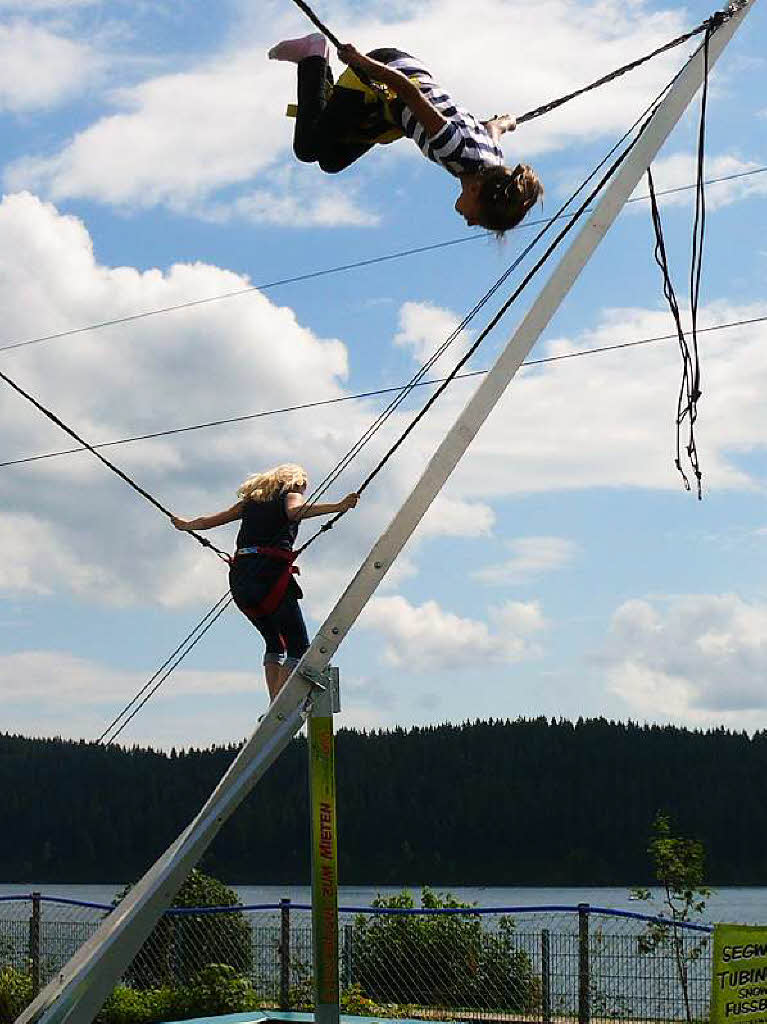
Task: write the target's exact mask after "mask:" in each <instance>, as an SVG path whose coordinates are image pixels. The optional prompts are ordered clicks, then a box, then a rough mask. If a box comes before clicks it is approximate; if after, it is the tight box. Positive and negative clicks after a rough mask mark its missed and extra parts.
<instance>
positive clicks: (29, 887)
mask: <svg viewBox="0 0 767 1024" xmlns="http://www.w3.org/2000/svg"><path fill="white" fill-rule="evenodd" d="M122 888H123V885H122V883H115V884H113V885H107V884H103V885H52V884H49V883H46V882H13V883H0V896H15V895H21V894H26V893H29V892H40V893H42V894H43V895H45V896H63V897H67V898H69V899H75V900H84V901H87V902H92V903H110V902H111V900H112V899H113V897H114V896H115V894H116V893H118V892H119V891H120V890H121V889H122ZM232 888H233V889H235V890H236V892H237V893H238V894H239V897H240V900H241V902H242V903H243V904H245V905H251V904H257V903H278V902H279V901H280V900H281V899H290V900H292V901H293V902H294V903H309V902H310V900H311V889H310V887H309V886H308V885H304V886H301V885H234V886H232ZM402 888H403V887H402V886H350V885H342V886H341V887H340V892H339V904H340V905H341V906H343V907H367V906H370V902H371V900H372V899H373V898H374V897H375V896H376V894H377V893H381V894H382V895H387V894H391V893H396V892H399V891H401V889H402ZM407 888H409V889H410V890H411V892H413V894H414V895H415V896H416V897H417V896H418V893H419V892H420V886H416V885H411V886H407ZM435 888H436V889H437V890H438V891H441V887H440V886H435ZM444 888H446V889H449V891H450V892H451V893H452V894H453V895H454V896H456V897H457V898H458V899H460V900H463V901H465V902H467V903H476V904H477V905H478V906H480V907H532V906H554V905H558V906H575V905H576V904H578V903H590V904H591V905H592V906H595V907H611V908H613V909H619V910H635V911H639V912H642V913H648V914H651V913H658V912H659V911H660V910H662V907H663V905H662V903H661V900H660V892H659V891H658V890H653V900H652V901H651V902H649V903H639V902H635V901H631V900H629V891H630V890H629V888H628V887H625V888H624V887H593V888H592V887H587V886H584V887H562V888H559V887H556V888H555V887H529V886H524V887H523V886H519V887H509V888H505V887H504V888H501V887H497V886H484V887H483V886H460V885H456V886H449V887H448V886H446V887H444ZM703 920H705V921H712V922H713V921H733V922H738V923H741V924H767V887H746V886H744V887H740V886H726V887H723V888H721V889H716V890H715V891H714V893H713V894H712V896H711V897H710V899H709V900H708V905H707V907H706V911H705V913H704V915H703Z"/></svg>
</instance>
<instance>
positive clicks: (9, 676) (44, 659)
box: [0, 651, 263, 706]
mask: <svg viewBox="0 0 767 1024" xmlns="http://www.w3.org/2000/svg"><path fill="white" fill-rule="evenodd" d="M153 667H154V666H152V668H153ZM147 675H148V673H141V672H131V671H125V670H119V669H114V668H110V667H108V666H106V665H104V664H102V663H100V662H96V661H93V660H91V659H89V658H81V657H78V656H77V655H74V654H72V653H71V652H69V651H19V652H17V653H15V654H6V655H2V656H0V692H2V694H3V700H4V701H5V702H12V701H13V702H27V701H41V702H42V701H51V700H55V701H56V702H57V703H59V704H60V705H62V706H63V705H64V704H76V705H82V706H91V705H96V706H101V705H103V703H104V701H110V700H119V701H122V702H123V703H127V701H128V700H129V699H130V698H131V697H132V696H133V695H134V693H137V692H138V690H139V689H140V688H141V687H142V686H143V685H144V684H145V683H146V681H147ZM262 686H263V680H262V678H261V672H260V666H259V668H258V670H254V671H251V672H237V671H231V670H230V671H225V672H206V671H193V670H191V669H183V668H180V669H178V670H177V671H176V672H175V673H174V675H173V683H172V687H171V686H169V687H168V688H167V689H166V690H162V689H160V690H158V691H157V694H156V695H155V696H154V697H153V700H156V701H161V700H167V699H171V698H174V699H175V698H176V697H182V696H183V697H192V696H197V697H199V696H206V695H207V696H221V695H224V694H234V693H250V692H251V691H254V690H255V689H256V688H257V687H262Z"/></svg>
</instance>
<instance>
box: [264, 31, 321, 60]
mask: <svg viewBox="0 0 767 1024" xmlns="http://www.w3.org/2000/svg"><path fill="white" fill-rule="evenodd" d="M327 56H328V43H327V40H326V39H325V36H323V35H322V33H321V32H312V33H311V35H308V36H302V37H301V38H300V39H283V41H282V42H281V43H277V44H276V46H273V47H272V48H271V50H270V51H269V59H270V60H290V61H293V63H294V64H298V62H299V61H302V60H305V59H306V58H307V57H325V58H326V59H327Z"/></svg>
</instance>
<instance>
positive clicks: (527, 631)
mask: <svg viewBox="0 0 767 1024" xmlns="http://www.w3.org/2000/svg"><path fill="white" fill-rule="evenodd" d="M490 623H491V624H492V627H493V628H492V629H491V628H490V625H488V623H487V622H483V621H480V620H478V619H466V618H462V617H461V616H459V615H454V614H453V613H452V612H447V611H444V610H443V609H442V608H441V607H440V605H439V604H438V603H437V602H436V601H425V602H424V603H423V604H421V605H412V604H411V603H410V602H409V601H408V600H407V599H406V598H404V597H402V596H401V595H399V594H397V595H393V596H391V597H375V598H373V599H372V600H371V602H370V604H369V605H368V606H367V608H366V609H365V611H364V613H363V615H362V617H361V619H360V626H361V627H362V628H363V629H368V630H375V631H376V632H377V633H379V634H380V635H381V636H382V637H383V638H384V640H385V644H386V646H385V650H384V657H385V659H386V660H387V661H388V662H389V664H391V665H395V666H397V667H402V668H405V669H407V670H408V671H417V672H418V671H420V672H426V671H430V670H434V669H451V668H461V667H464V666H466V665H472V664H476V663H478V662H480V661H495V662H500V663H512V662H516V661H520V660H521V659H523V658H529V657H534V656H536V655H538V654H539V648H538V646H537V644H536V643H535V641H534V639H533V637H534V636H535V634H537V633H539V632H540V631H541V630H542V629H543V628H544V627H545V625H546V622H545V619H544V617H543V614H542V612H541V609H540V606H539V605H538V603H537V602H534V601H533V602H529V603H520V602H513V601H508V602H506V603H505V604H503V605H501V606H500V607H499V608H493V609H491V612H490Z"/></svg>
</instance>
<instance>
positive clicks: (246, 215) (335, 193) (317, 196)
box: [199, 168, 380, 228]
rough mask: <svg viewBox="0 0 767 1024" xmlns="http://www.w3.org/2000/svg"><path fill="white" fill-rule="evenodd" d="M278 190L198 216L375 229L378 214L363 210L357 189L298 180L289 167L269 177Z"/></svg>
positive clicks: (240, 199)
mask: <svg viewBox="0 0 767 1024" xmlns="http://www.w3.org/2000/svg"><path fill="white" fill-rule="evenodd" d="M270 180H271V181H272V182H279V183H281V188H262V189H256V190H255V191H253V192H248V193H247V194H245V195H242V196H239V197H238V198H237V199H234V200H232V201H231V202H228V203H227V202H212V203H208V204H206V205H205V206H204V207H202V208H201V209H200V211H199V215H200V216H201V217H202V218H203V219H204V220H208V221H212V222H213V223H220V224H228V223H231V222H232V221H237V222H239V223H243V222H247V223H251V224H279V225H282V226H283V227H288V228H308V227H318V228H326V227H341V226H342V225H346V226H348V227H375V226H376V225H377V224H378V223H379V222H380V217H379V216H378V214H375V213H372V212H370V211H369V210H366V209H364V208H363V206H362V205H361V204H360V203H359V202H358V200H357V195H356V193H357V191H358V190H357V189H355V187H354V186H353V185H352V186H348V185H347V186H346V187H340V186H338V185H337V184H336V183H335V182H334V181H332V180H331V181H330V182H327V181H322V180H321V181H320V182H319V187H318V183H317V182H316V181H315V182H313V183H311V184H310V183H309V182H308V181H306V179H305V178H301V179H299V178H298V177H297V176H296V175H295V174H294V173H293V169H292V168H286V169H285V171H284V172H282V173H280V174H274V175H270Z"/></svg>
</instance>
